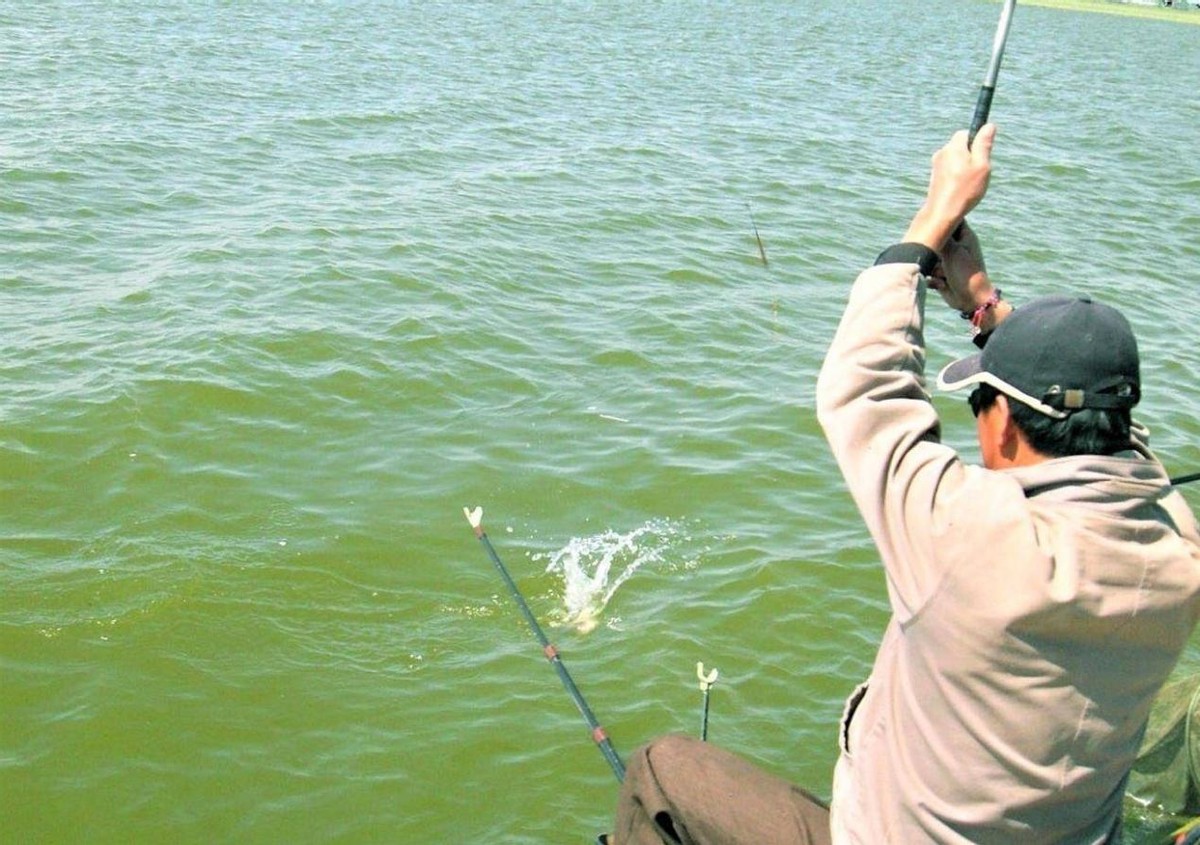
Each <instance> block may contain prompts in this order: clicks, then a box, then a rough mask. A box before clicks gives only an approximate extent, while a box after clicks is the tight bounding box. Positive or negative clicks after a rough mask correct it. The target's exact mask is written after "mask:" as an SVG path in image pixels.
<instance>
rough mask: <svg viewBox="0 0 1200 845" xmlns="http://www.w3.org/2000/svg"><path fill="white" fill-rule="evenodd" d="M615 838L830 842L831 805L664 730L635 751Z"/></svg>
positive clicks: (628, 842) (638, 844) (736, 843)
mask: <svg viewBox="0 0 1200 845" xmlns="http://www.w3.org/2000/svg"><path fill="white" fill-rule="evenodd" d="M611 841H612V842H613V843H614V845H662V844H663V843H668V845H676V843H682V845H742V844H743V843H745V845H750V844H751V843H753V845H830V834H829V808H828V807H827V806H826V805H825V804H824V803H822V802H821V801H820V800H818V799H817V798H815V797H813V796H812V795H810V794H809V793H807V792H805V791H804V790H802V789H800V788H798V787H796V786H793V785H792V784H790V783H788V782H787V781H785V780H783V779H781V778H777V777H775V776H773V775H770V774H768V773H767V772H765V771H763V770H762V769H759V768H757V767H756V766H753V765H751V764H750V763H748V762H747V761H745V760H743V759H742V758H740V757H738V756H736V755H734V754H731V753H730V752H728V751H725V750H723V749H720V748H717V747H716V746H714V745H709V744H708V743H706V742H700V741H699V740H695V739H691V738H689V737H684V736H675V735H669V736H664V737H661V738H659V739H656V740H654V741H653V742H651V743H649V744H648V745H644V746H642V747H641V748H639V749H638V750H637V751H635V752H634V754H633V756H632V757H631V758H630V760H629V763H628V768H627V771H626V773H625V782H624V783H623V784H622V785H621V797H620V799H619V802H618V804H617V821H616V828H615V830H614V832H613V835H612V837H611Z"/></svg>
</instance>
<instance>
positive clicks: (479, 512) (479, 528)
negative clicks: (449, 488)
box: [463, 506, 483, 536]
mask: <svg viewBox="0 0 1200 845" xmlns="http://www.w3.org/2000/svg"><path fill="white" fill-rule="evenodd" d="M463 516H465V517H466V518H467V522H469V523H470V524H471V528H473V529H474V531H475V534H476V536H478V535H479V534H481V533H483V508H482V507H479V506H476V507H475V509H474V510H472V509H471V508H463Z"/></svg>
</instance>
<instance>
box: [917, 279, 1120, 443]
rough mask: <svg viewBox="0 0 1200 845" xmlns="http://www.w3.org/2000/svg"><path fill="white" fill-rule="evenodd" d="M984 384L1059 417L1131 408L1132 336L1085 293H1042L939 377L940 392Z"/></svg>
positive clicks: (1113, 313)
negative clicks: (980, 348)
mask: <svg viewBox="0 0 1200 845" xmlns="http://www.w3.org/2000/svg"><path fill="white" fill-rule="evenodd" d="M975 384H990V385H991V386H992V387H994V388H996V389H997V390H999V391H1000V392H1001V393H1003V394H1005V395H1006V396H1010V397H1012V398H1013V399H1016V400H1017V401H1019V402H1022V403H1024V404H1026V405H1028V406H1029V407H1031V408H1035V409H1037V410H1038V411H1041V412H1042V413H1043V414H1047V415H1048V416H1051V417H1055V418H1056V419H1063V418H1065V417H1067V416H1069V415H1070V413H1071V412H1072V411H1077V410H1079V409H1080V408H1118V409H1120V408H1132V407H1133V406H1134V405H1136V404H1137V403H1138V399H1140V398H1141V375H1140V371H1139V362H1138V349H1137V339H1136V338H1135V337H1134V336H1133V328H1132V327H1131V326H1130V325H1129V321H1128V320H1126V319H1125V317H1124V315H1122V314H1121V312H1120V311H1118V310H1116V309H1115V308H1113V307H1111V306H1108V305H1104V304H1102V303H1099V302H1095V301H1094V300H1093V299H1092V298H1091V297H1090V296H1061V295H1058V296H1046V297H1042V298H1040V299H1035V300H1033V301H1032V302H1029V303H1027V304H1025V305H1022V306H1021V307H1020V308H1018V309H1016V310H1014V311H1013V312H1012V313H1011V314H1009V315H1008V317H1007V319H1005V320H1004V322H1002V323H1001V324H1000V325H999V326H997V327H996V330H995V331H994V332H992V335H991V337H989V338H988V342H987V345H986V346H984V348H983V351H982V352H978V353H976V354H974V355H971V356H969V357H966V358H962V359H960V360H958V361H955V362H954V363H952V364H950V365H948V366H947V367H945V368H944V369H943V370H942V371H941V372H940V373H939V374H938V380H937V386H938V389H939V390H961V389H962V388H964V387H969V386H971V385H975Z"/></svg>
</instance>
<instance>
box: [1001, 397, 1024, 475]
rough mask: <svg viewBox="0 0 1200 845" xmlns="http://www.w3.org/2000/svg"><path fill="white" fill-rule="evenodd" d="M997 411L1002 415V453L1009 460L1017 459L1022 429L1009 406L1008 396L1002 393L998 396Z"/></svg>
mask: <svg viewBox="0 0 1200 845" xmlns="http://www.w3.org/2000/svg"><path fill="white" fill-rule="evenodd" d="M996 413H998V414H1000V415H1001V425H1000V454H1001V455H1003V456H1004V459H1005V460H1007V461H1015V460H1016V458H1017V454H1018V453H1019V452H1020V446H1021V436H1022V435H1021V430H1020V429H1019V428H1017V424H1016V423H1015V422H1013V417H1012V408H1010V407H1009V404H1008V397H1007V396H1005V395H1004V394H1003V393H1001V394H1000V395H999V396H997V397H996Z"/></svg>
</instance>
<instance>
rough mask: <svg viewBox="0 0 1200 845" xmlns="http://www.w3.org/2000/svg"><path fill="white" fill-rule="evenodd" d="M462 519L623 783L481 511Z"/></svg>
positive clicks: (617, 761)
mask: <svg viewBox="0 0 1200 845" xmlns="http://www.w3.org/2000/svg"><path fill="white" fill-rule="evenodd" d="M463 515H464V516H466V518H467V522H469V523H470V524H471V529H472V530H473V531H474V532H475V536H476V537H478V538H479V542H481V543H483V548H484V549H486V550H487V554H488V557H490V558H491V559H492V563H494V564H496V569H498V570H499V571H500V577H502V578H503V579H504V583H505V584H507V585H508V591H509V592H510V593H512V597H513V600H514V601H516V603H517V607H519V608H520V609H521V614H522V615H523V616H524V617H525V621H526V622H528V623H529V628H530V630H532V631H533V634H534V636H535V637H537V639H538V642H540V643H541V644H542V653H543V654H545V655H546V659H547V660H549V661H550V665H551V666H553V667H554V671H556V672H557V673H558V677H559V680H561V681H562V683H563V686H564V687H566V690H567V692H568V693H569V694H570V696H571V700H572V701H574V702H575V706H576V707H578V708H579V712H580V713H581V714H582V715H583V719H584V721H585V722H587V723H588V727H589V728H591V729H592V741H593V742H595V743H596V747H597V748H599V749H600V753H601V754H603V755H604V759H605V760H607V761H608V765H609V766H611V767H612V770H613V774H615V775H616V776H617V781H618V782H622V781H624V780H625V764H624V763H622V762H621V758H620V757H618V756H617V750H616V749H615V748H613V744H612V742H611V741H610V740H609V738H608V734H607V733H606V732H605V730H604V728H602V727H601V726H600V723H599V722H598V721H597V720H596V716H595V714H594V713H592V708H590V707H588V704H587V702H586V701H585V700H584V698H583V693H581V692H580V691H579V687H577V686H575V681H574V680H572V679H571V673H570V672H568V671H567V667H566V666H564V665H563V662H562V658H561V657H559V656H558V649H557V648H555V647H554V645H553V644H552V643H551V642H550V640H549V639H547V638H546V633H545V632H544V631H543V630H542V626H541V625H539V624H538V621H537V619H536V618H535V617H534V615H533V611H531V610H530V609H529V605H528V604H526V603H525V597H524V596H522V595H521V591H520V590H519V589H517V584H516V582H515V581H513V579H512V576H511V575H509V574H508V569H506V568H505V566H504V562H503V561H501V560H500V555H498V554H496V549H495V548H494V547H493V546H492V541H491V540H489V539H488V535H487V533H486V532H485V531H484V530H483V508H480V507H477V508H475V509H474V510H470V509H468V508H463Z"/></svg>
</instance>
